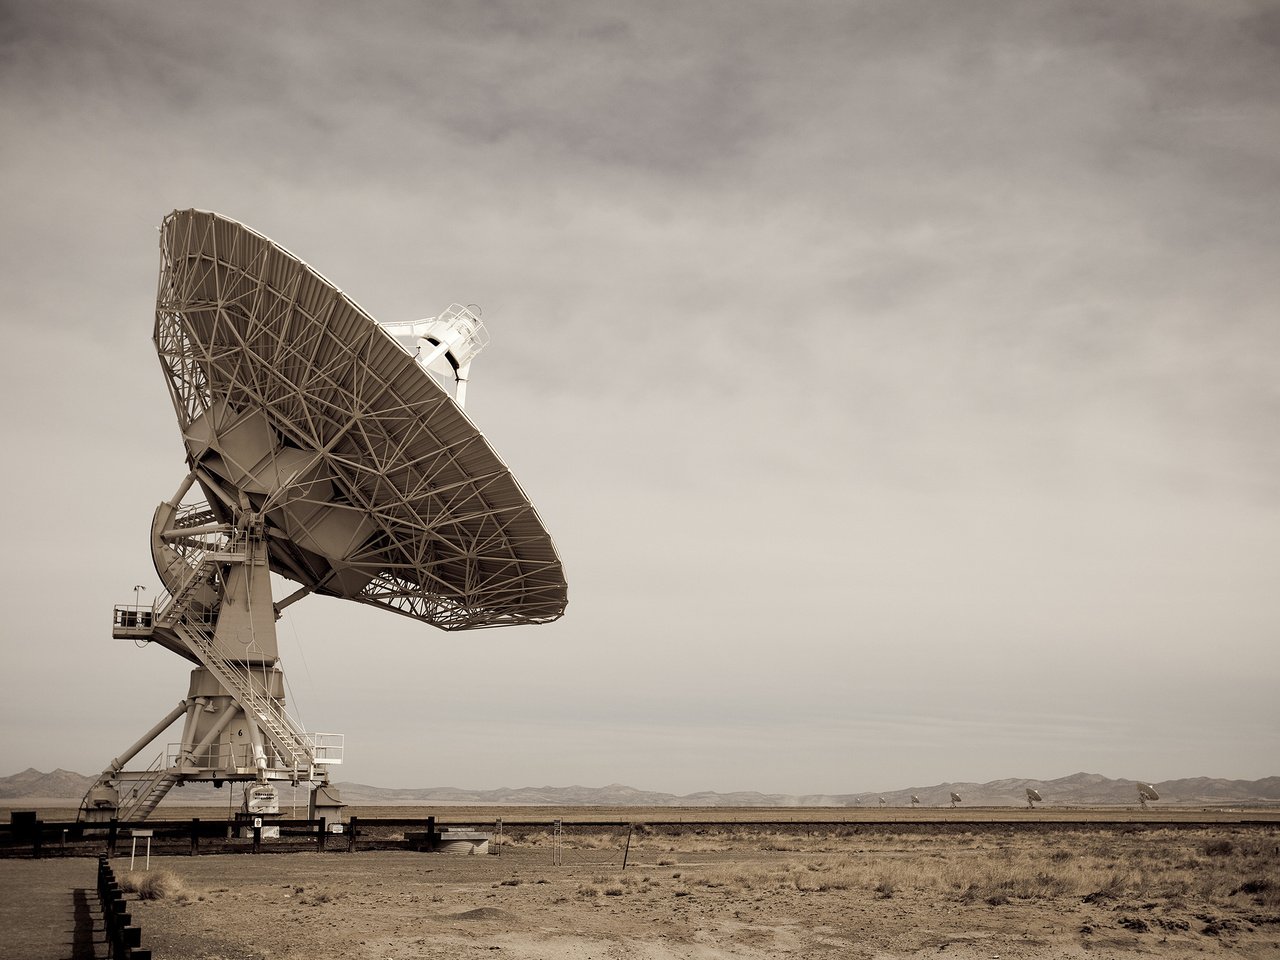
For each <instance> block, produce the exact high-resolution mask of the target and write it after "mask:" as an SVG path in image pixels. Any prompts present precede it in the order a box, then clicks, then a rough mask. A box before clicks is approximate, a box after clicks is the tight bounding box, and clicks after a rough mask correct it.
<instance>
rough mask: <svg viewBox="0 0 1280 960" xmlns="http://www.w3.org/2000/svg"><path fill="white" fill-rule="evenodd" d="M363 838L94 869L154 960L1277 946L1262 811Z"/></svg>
mask: <svg viewBox="0 0 1280 960" xmlns="http://www.w3.org/2000/svg"><path fill="white" fill-rule="evenodd" d="M634 813H635V812H634V811H632V814H633V816H634ZM655 814H656V812H655ZM580 819H586V818H580ZM378 832H379V831H376V830H372V831H371V833H370V838H371V842H370V843H369V844H368V846H366V847H363V848H362V849H358V850H357V851H356V852H355V853H346V852H332V853H329V852H326V853H314V852H301V853H279V854H266V853H264V854H260V855H257V856H254V855H249V854H245V853H234V854H227V853H216V854H213V855H207V856H206V855H202V856H198V857H186V856H162V857H156V858H153V859H152V861H151V868H150V870H149V871H144V870H143V865H142V862H141V860H139V861H138V862H137V863H136V864H135V865H134V869H133V870H132V872H131V871H130V862H129V857H128V856H127V855H125V856H123V857H120V856H118V857H117V858H116V859H115V860H114V861H113V865H114V867H115V869H116V872H117V874H118V875H119V876H121V877H122V878H126V883H127V884H132V885H136V886H138V887H140V888H141V893H140V894H139V896H141V897H148V898H146V899H141V898H140V899H139V900H138V901H137V902H136V903H135V904H133V905H132V908H133V915H134V918H135V922H136V923H139V924H140V925H141V926H142V929H143V943H144V945H145V946H149V947H151V948H152V950H153V952H154V956H156V957H158V958H185V957H190V958H206V960H231V958H236V960H250V958H252V960H295V958H296V960H301V958H307V960H314V958H317V957H344V958H347V957H349V958H358V960H407V958H418V957H423V958H427V957H430V958H450V960H453V958H470V957H480V956H486V957H493V956H499V957H502V956H506V957H519V958H530V960H534V958H537V960H541V958H570V960H573V958H578V960H582V958H593V960H606V958H607V960H632V958H635V960H659V958H663V960H665V958H689V960H694V958H697V960H714V958H729V957H736V958H765V957H810V956H817V957H833V958H835V957H839V958H846V957H847V958H866V960H872V958H875V960H891V958H908V957H912V958H915V957H925V956H928V957H935V956H940V957H952V958H979V957H981V958H996V957H999V958H1013V960H1018V958H1033V957H1034V958H1064V960H1065V958H1083V957H1090V958H1099V957H1139V956H1159V957H1173V958H1189V957H1205V956H1232V957H1242V958H1251V957H1258V958H1280V827H1278V826H1277V825H1276V824H1275V823H1274V822H1272V823H1236V824H1232V823H1223V824H1208V825H1204V824H1200V825H1194V824H1187V823H1178V822H1169V823H1167V824H1159V823H1158V824H1151V823H1150V822H1147V823H1142V824H1137V823H1125V822H1114V821H1112V822H1098V823H1080V822H1076V823H1058V822H1054V821H1053V820H1052V819H1048V820H1044V821H1041V822H1032V821H1028V822H1014V823H1010V822H989V823H984V822H981V821H980V820H975V819H972V818H971V819H970V820H969V821H967V822H962V821H960V820H955V821H954V822H937V821H936V820H935V821H933V822H916V823H900V824H895V823H878V824H873V823H856V822H855V823H842V824H833V823H823V822H812V823H790V824H777V823H775V824H752V823H746V822H743V823H736V824H735V823H719V824H711V823H688V824H680V823H665V824H661V825H659V824H652V825H647V826H646V825H644V824H639V825H637V826H635V827H634V828H630V829H629V828H628V827H626V826H618V827H609V826H591V825H574V824H568V823H566V826H565V830H564V834H563V839H562V843H561V848H560V851H559V854H558V855H557V852H556V845H555V843H554V838H553V837H552V835H551V833H550V831H548V830H547V829H545V828H544V827H540V826H535V825H529V826H523V827H522V826H519V825H513V826H509V827H507V828H506V831H505V832H506V836H505V843H504V844H503V846H502V848H501V853H500V855H498V852H497V850H496V849H494V850H491V852H490V854H489V855H478V856H459V855H450V854H436V853H415V852H409V851H405V850H396V849H385V848H381V849H380V848H379V844H377V843H376V842H372V838H373V837H374V836H375V835H376V834H377V833H378ZM628 833H630V837H631V839H630V847H629V849H628V848H627V845H626V838H627V835H628ZM382 834H383V839H385V840H386V841H388V842H390V843H394V841H396V840H397V839H398V836H397V834H396V832H395V831H394V830H387V831H382ZM124 852H125V853H126V854H127V853H128V851H127V850H125V851H124ZM624 855H625V857H626V867H625V869H623V859H624ZM557 859H558V860H559V862H558V863H557V862H556V861H557ZM73 864H79V865H80V869H81V870H82V871H83V872H84V873H85V876H86V877H87V879H86V880H83V881H81V882H80V885H83V886H88V887H90V888H92V861H89V860H85V859H70V858H68V859H62V860H49V861H30V860H25V861H24V860H8V861H0V893H3V895H4V896H6V897H8V898H12V897H15V896H16V897H21V896H22V894H23V891H24V890H35V889H36V888H37V886H38V882H39V881H40V878H41V876H42V871H43V872H44V874H43V875H45V876H46V877H49V876H51V874H50V871H68V870H72V869H74V868H73V867H72V866H69V865H73ZM67 876H68V877H70V874H69V873H68V874H67ZM62 882H64V883H67V882H70V881H62ZM148 895H149V896H148ZM62 896H64V898H66V899H67V902H68V903H70V892H69V891H66V892H64V893H63V894H62ZM91 896H92V894H91ZM3 916H4V918H5V926H6V927H8V928H9V929H10V930H11V932H15V933H17V932H20V931H18V929H17V928H18V927H20V926H21V919H20V918H15V916H14V915H13V914H12V913H10V914H4V915H3ZM64 939H66V938H65V937H64ZM13 942H15V941H14V940H10V943H13ZM16 942H18V943H21V942H22V941H21V938H20V937H19V938H18V939H17V941H16ZM68 943H69V940H68ZM10 955H12V956H15V957H16V956H21V955H22V954H10ZM66 955H72V954H71V952H70V951H68V952H67V954H66Z"/></svg>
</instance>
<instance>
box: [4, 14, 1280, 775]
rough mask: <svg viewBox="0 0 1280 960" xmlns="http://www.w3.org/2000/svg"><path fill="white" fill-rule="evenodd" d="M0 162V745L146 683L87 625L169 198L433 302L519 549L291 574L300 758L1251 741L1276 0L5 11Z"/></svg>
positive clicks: (1277, 295)
mask: <svg viewBox="0 0 1280 960" xmlns="http://www.w3.org/2000/svg"><path fill="white" fill-rule="evenodd" d="M0 171H2V174H3V176H2V178H0V191H2V194H0V197H2V202H0V210H2V211H3V215H2V216H0V298H2V299H0V302H2V303H3V314H2V315H0V316H2V317H3V331H4V349H3V351H0V398H2V399H3V409H4V417H3V420H2V421H0V431H2V433H0V442H2V443H3V449H4V451H5V453H4V463H5V469H4V473H3V481H2V482H3V494H4V495H3V497H2V498H0V524H2V525H3V530H4V542H5V549H4V551H3V552H0V582H2V583H3V591H4V592H3V598H4V609H5V615H4V617H3V626H2V627H0V631H2V636H3V641H2V642H3V648H2V649H3V657H4V664H5V667H4V670H3V671H0V725H2V726H3V730H4V737H3V738H0V774H8V773H13V772H17V771H18V770H21V769H23V768H25V767H28V766H34V767H37V768H39V769H42V770H48V769H51V768H53V767H59V766H60V767H65V768H69V769H73V770H77V771H80V772H82V773H95V772H97V771H98V770H100V769H102V768H103V767H104V766H105V765H106V763H107V762H108V761H109V760H110V759H111V758H112V757H113V756H115V755H117V754H118V753H120V752H121V751H122V750H124V749H125V748H126V747H127V746H128V745H129V744H130V743H131V742H132V741H133V740H134V739H135V738H136V737H137V736H138V735H140V734H141V733H142V732H143V731H145V730H146V729H147V727H149V726H150V725H151V724H152V723H153V722H154V721H155V720H157V719H159V718H160V717H161V716H162V715H163V714H164V713H165V712H167V711H168V710H169V709H170V708H171V707H172V706H173V705H174V704H175V703H176V702H177V701H178V700H179V699H181V698H182V697H183V696H184V695H185V693H186V683H187V680H186V677H187V673H188V670H189V667H190V665H189V664H188V663H187V662H186V661H184V660H181V659H180V658H178V657H176V656H174V655H173V654H171V653H169V652H168V651H166V650H164V649H162V648H160V647H158V646H153V647H149V648H146V649H141V650H139V649H135V648H134V646H133V645H132V644H129V643H117V642H113V641H112V640H111V638H110V616H111V607H112V604H114V603H121V602H131V601H132V599H133V596H134V594H133V589H132V588H133V586H134V585H135V584H144V585H146V586H147V588H148V590H149V591H151V592H152V593H154V591H155V590H157V589H158V586H159V582H158V579H157V577H156V575H155V573H154V570H153V569H152V566H151V560H150V551H149V547H148V532H149V524H150V518H151V512H152V510H153V509H154V507H155V505H156V504H157V503H158V502H160V501H161V500H162V499H166V498H168V497H169V496H170V495H172V493H173V491H174V490H175V489H176V487H177V485H178V483H179V481H180V480H181V479H182V477H183V475H184V472H185V468H184V463H183V448H182V444H181V440H180V437H179V434H178V430H177V427H176V422H175V419H174V415H173V410H172V407H171V405H170V403H169V400H168V397H167V394H166V391H165V386H164V380H163V378H162V375H161V372H160V369H159V365H158V363H157V361H156V357H155V353H154V348H153V346H152V344H151V341H150V336H151V330H152V324H153V314H154V298H155V288H156V275H157V271H158V266H159V255H158V249H157V233H156V227H157V226H158V225H159V223H160V220H161V218H162V217H163V216H164V215H165V214H166V213H168V212H169V211H170V210H172V209H175V208H179V207H182V208H185V207H198V208H202V209H209V210H216V211H218V212H219V213H222V214H224V215H226V216H229V217H233V218H235V219H237V220H240V221H242V222H244V223H246V224H248V225H249V226H250V227H252V228H254V229H255V230H257V231H259V232H261V233H264V234H266V235H267V236H269V237H271V238H272V239H274V240H276V241H277V242H278V243H280V244H282V245H284V246H285V247H287V248H288V249H290V250H292V251H293V252H294V253H296V254H297V255H298V256H300V257H302V258H303V259H305V260H307V261H308V262H309V263H310V264H312V265H313V266H314V267H315V268H316V269H318V270H319V271H321V272H322V273H324V274H325V275H326V276H328V277H329V278H331V279H332V280H333V281H334V282H335V283H336V284H338V285H339V286H340V287H341V288H342V289H343V290H344V291H346V292H347V293H348V294H349V295H350V296H351V297H352V298H353V299H354V300H356V301H357V302H358V303H360V304H361V305H362V306H363V307H364V308H365V309H366V310H368V311H369V312H370V313H371V314H372V315H373V316H374V317H376V318H378V319H381V320H385V321H392V320H395V321H402V320H413V319H417V318H419V317H423V316H431V315H434V314H436V313H438V312H440V311H441V310H442V309H443V308H444V307H446V306H448V305H449V303H451V302H453V301H460V302H463V303H467V302H474V303H478V304H480V305H481V306H482V308H483V310H484V317H485V320H486V323H487V324H488V326H489V329H490V332H491V333H492V336H493V344H492V346H491V347H490V348H489V349H488V351H486V352H485V353H484V354H483V355H481V357H480V358H479V359H478V360H477V361H476V363H475V365H474V367H473V370H472V381H471V387H470V391H469V394H468V413H469V414H470V415H471V417H472V419H473V420H474V421H475V422H476V423H477V424H478V425H479V427H480V428H481V429H482V430H484V431H485V433H486V435H487V436H488V437H489V439H490V441H491V443H492V445H493V446H494V448H495V449H496V450H497V451H498V452H499V453H500V454H501V455H502V456H503V457H504V459H506V461H507V462H508V463H509V464H510V466H511V468H512V470H513V472H514V473H515V475H516V476H517V477H518V478H519V479H520V481H521V483H522V485H523V486H524V488H525V489H526V491H527V492H528V493H529V495H530V496H531V498H532V499H533V501H534V502H535V503H536V504H537V506H538V509H539V511H540V513H541V515H542V517H543V520H544V521H545V523H546V525H547V527H548V529H549V530H550V531H551V533H552V535H553V536H554V537H555V539H556V542H557V545H558V547H559V549H560V552H561V555H562V557H563V560H564V563H565V569H566V573H567V577H568V581H569V597H570V602H569V608H568V612H567V614H566V616H565V617H564V619H563V620H561V621H559V622H557V623H555V624H552V625H549V626H541V627H529V628H518V629H508V630H494V631H477V632H474V633H463V634H452V635H450V634H445V633H442V632H439V631H436V630H433V629H432V628H430V627H427V626H425V625H423V624H421V623H417V622H415V621H411V620H408V619H404V618H400V617H396V616H393V615H390V614H388V613H386V612H384V611H380V610H377V609H374V608H371V607H365V606H361V605H358V604H352V603H347V602H343V601H338V600H332V599H327V598H310V599H308V600H306V601H305V602H302V603H299V604H297V605H296V606H293V607H290V608H289V610H288V611H287V613H286V615H285V616H284V618H283V619H282V620H281V621H280V624H279V635H280V646H281V652H282V655H283V657H284V662H285V666H286V669H287V673H288V677H289V681H290V684H291V697H290V704H291V706H292V707H294V708H296V710H297V711H298V713H299V715H300V717H301V719H302V721H303V722H304V723H305V724H306V726H307V727H308V729H311V730H320V731H337V732H343V733H345V734H346V738H347V739H346V743H347V762H346V764H345V765H344V767H343V768H342V769H341V770H340V771H338V776H337V778H338V779H347V780H356V781H361V782H366V783H376V784H380V785H383V786H436V785H454V786H461V787H477V788H487V787H497V786H504V785H506V786H518V785H525V784H553V785H565V784H570V783H578V784H585V785H602V784H606V783H610V782H623V783H628V784H631V785H633V786H637V787H642V788H647V789H655V790H665V791H672V792H677V793H685V792H689V791H694V790H701V789H711V790H739V789H759V790H765V791H780V792H790V793H844V792H855V791H862V790H882V789H892V788H897V787H905V786H912V785H925V784H932V783H937V782H941V781H963V780H977V781H983V780H989V779H994V778H997V777H1014V776H1018V777H1021V776H1025V777H1037V778H1044V779H1048V778H1052V777H1057V776H1063V775H1066V774H1070V773H1073V772H1076V771H1079V770H1085V771H1090V772H1097V773H1103V774H1106V775H1108V776H1113V777H1132V778H1141V779H1150V780H1162V779H1168V778H1174V777H1181V776H1197V775H1207V776H1222V777H1233V778H1237V777H1238V778H1249V779H1252V778H1257V777H1262V776H1267V775H1274V774H1277V773H1280V766H1278V765H1277V758H1280V696H1277V692H1276V691H1277V680H1278V679H1280V645H1277V632H1278V630H1280V589H1278V586H1280V487H1278V482H1280V458H1278V456H1277V425H1278V424H1280V314H1278V310H1277V308H1278V306H1280V3H1277V2H1257V0H1199V2H1190V0H1186V2H1181V0H1160V2H1155V0H1151V2H1142V0H1133V2H1123V3H1116V2H1113V0H1096V2H1073V0H1037V2H1027V0H1006V2H985V0H963V2H942V0H937V2H932V3H928V2H911V0H883V2H881V0H842V2H833V3H816V2H782V0H777V2H773V3H766V2H742V0H733V2H728V0H726V2H722V3H692V4H690V3H662V2H651V3H616V2H598V0H593V2H590V3H586V2H583V3H523V2H516V0H512V2H508V3H503V2H476V0H466V2H457V3H434V2H404V3H378V4H349V3H341V2H332V3H302V2H273V3H265V4H264V3H257V2H242V3H219V4H206V3H194V2H176V3H175V2H170V3H165V4H155V3H147V2H113V0H95V2H61V0H48V2H36V0H31V2H18V3H15V2H13V0H4V2H0ZM282 587H283V583H282ZM168 739H172V737H170V738H168Z"/></svg>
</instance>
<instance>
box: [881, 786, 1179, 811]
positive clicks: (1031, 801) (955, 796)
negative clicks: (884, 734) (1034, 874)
mask: <svg viewBox="0 0 1280 960" xmlns="http://www.w3.org/2000/svg"><path fill="white" fill-rule="evenodd" d="M1136 788H1137V793H1138V802H1139V803H1140V804H1141V805H1142V807H1143V808H1144V809H1145V808H1146V806H1147V804H1148V802H1151V801H1155V800H1159V799H1160V794H1159V793H1158V792H1157V791H1156V788H1155V787H1154V786H1153V785H1152V784H1149V783H1141V782H1139V783H1138V784H1136ZM948 794H949V798H950V801H951V806H952V807H954V806H956V805H957V804H959V803H963V802H964V801H963V800H962V799H961V797H960V794H959V793H957V792H956V791H954V790H951V791H948ZM1026 798H1027V809H1029V810H1034V809H1035V807H1036V804H1037V803H1043V802H1044V797H1043V796H1042V795H1041V793H1040V791H1039V790H1037V789H1036V788H1035V787H1027V788H1026ZM878 799H879V801H880V806H882V807H883V806H886V805H887V804H888V802H889V801H888V800H886V799H885V798H884V797H880V798H878ZM920 805H921V804H920V794H918V793H913V794H911V806H912V808H915V807H919V806H920Z"/></svg>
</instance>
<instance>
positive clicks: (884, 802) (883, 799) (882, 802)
mask: <svg viewBox="0 0 1280 960" xmlns="http://www.w3.org/2000/svg"><path fill="white" fill-rule="evenodd" d="M888 802H889V801H887V800H886V799H885V798H884V797H881V798H880V806H882V807H883V806H884V805H885V804H886V803H888Z"/></svg>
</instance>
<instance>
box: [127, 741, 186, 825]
mask: <svg viewBox="0 0 1280 960" xmlns="http://www.w3.org/2000/svg"><path fill="white" fill-rule="evenodd" d="M164 760H165V757H164V754H161V755H160V756H158V757H157V758H156V760H155V762H154V763H153V764H152V765H151V766H150V767H149V768H148V769H147V774H148V776H147V778H146V779H145V780H140V781H139V782H138V784H137V785H136V786H135V787H134V788H133V791H132V792H131V795H130V797H129V799H128V800H125V801H123V802H122V803H121V804H120V809H119V811H118V812H117V814H116V816H117V817H119V819H120V820H121V822H123V823H129V822H131V821H132V822H135V823H141V822H142V821H143V820H145V819H147V817H149V816H151V814H152V811H154V810H155V808H156V807H158V806H159V805H160V801H161V800H163V799H164V798H165V795H166V794H167V793H168V792H169V791H170V790H171V789H172V788H173V785H174V784H175V783H177V782H178V768H177V767H166V766H164Z"/></svg>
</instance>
